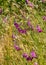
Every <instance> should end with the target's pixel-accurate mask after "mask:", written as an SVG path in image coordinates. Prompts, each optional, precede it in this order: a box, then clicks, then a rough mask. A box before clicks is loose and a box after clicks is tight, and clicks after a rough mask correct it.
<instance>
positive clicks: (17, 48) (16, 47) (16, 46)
mask: <svg viewBox="0 0 46 65" xmlns="http://www.w3.org/2000/svg"><path fill="white" fill-rule="evenodd" d="M14 48H15V49H16V50H17V51H19V50H22V49H21V48H20V47H19V46H18V45H16V44H15V45H14Z"/></svg>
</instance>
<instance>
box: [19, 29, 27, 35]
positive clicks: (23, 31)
mask: <svg viewBox="0 0 46 65" xmlns="http://www.w3.org/2000/svg"><path fill="white" fill-rule="evenodd" d="M18 31H19V32H20V33H23V34H25V33H26V30H25V29H21V28H18Z"/></svg>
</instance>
